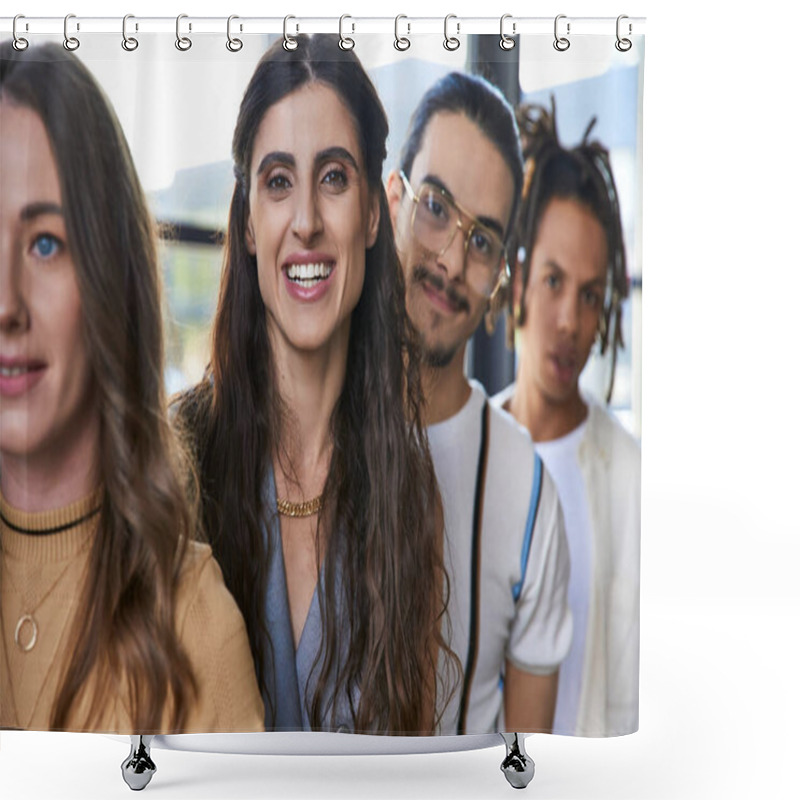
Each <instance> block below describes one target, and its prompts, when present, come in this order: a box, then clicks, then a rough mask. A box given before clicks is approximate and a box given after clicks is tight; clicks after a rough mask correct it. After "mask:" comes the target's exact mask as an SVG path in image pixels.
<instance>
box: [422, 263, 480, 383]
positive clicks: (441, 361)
mask: <svg viewBox="0 0 800 800" xmlns="http://www.w3.org/2000/svg"><path fill="white" fill-rule="evenodd" d="M411 281H412V283H420V284H424V283H427V284H429V285H430V286H433V287H434V288H435V289H436V290H437V291H439V292H443V293H444V294H445V296H446V297H447V300H448V302H449V303H451V304H452V305H453V306H454V307H455V308H456V309H458V310H459V311H463V312H465V313H467V314H468V313H469V310H470V306H469V302H468V301H467V299H466V298H465V297H464V296H463V295H462V294H460V293H459V292H458V291H457V290H456V289H455V288H454V287H453V285H452V284H450V283H446V282H445V280H444V278H442V276H441V275H438V274H436V273H433V272H431V271H430V270H428V269H426V268H425V267H424V266H423V265H422V264H418V265H417V266H416V267H414V271H413V272H412V274H411ZM417 333H418V335H419V342H420V347H421V350H422V363H423V364H424V365H425V366H426V367H431V368H433V369H443V368H444V367H447V366H449V364H450V362H451V361H452V360H453V358H454V357H455V355H456V353H457V352H458V349H459V347H460V344H459V343H457V344H455V345H451V346H449V347H448V346H444V345H430V344H428V342H427V341H426V339H425V335H424V333H423V332H422V331H417Z"/></svg>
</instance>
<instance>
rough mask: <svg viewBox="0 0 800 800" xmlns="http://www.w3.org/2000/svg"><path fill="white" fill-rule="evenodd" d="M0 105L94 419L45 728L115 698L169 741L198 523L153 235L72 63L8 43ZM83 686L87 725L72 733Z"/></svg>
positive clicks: (120, 145) (105, 111) (187, 677)
mask: <svg viewBox="0 0 800 800" xmlns="http://www.w3.org/2000/svg"><path fill="white" fill-rule="evenodd" d="M0 99H1V100H3V101H4V102H12V103H16V104H19V105H21V106H24V107H27V108H30V109H31V110H33V111H34V112H35V113H36V114H38V116H39V117H40V119H41V120H42V122H43V123H44V127H45V129H46V131H47V135H48V138H49V141H50V146H51V148H52V151H53V155H54V158H55V162H56V168H57V170H58V176H59V183H60V186H61V196H62V203H63V208H64V220H65V225H66V230H67V238H68V240H69V247H70V250H71V252H72V255H73V261H74V264H75V272H76V276H77V282H78V287H79V291H80V296H81V303H82V312H83V326H84V340H85V343H86V348H87V351H88V354H89V360H90V363H91V367H92V373H93V380H94V381H95V384H96V393H97V397H98V406H99V413H100V452H99V454H98V468H99V476H100V478H101V480H102V482H103V486H104V492H103V500H102V506H101V512H100V522H99V533H98V535H97V536H96V537H95V539H94V542H93V545H92V549H91V552H90V555H89V572H88V576H87V578H86V580H85V583H84V587H83V593H82V597H81V599H80V605H79V607H78V609H79V610H78V613H77V614H76V620H75V624H74V627H73V630H72V631H71V634H70V635H71V639H70V642H71V644H70V648H69V650H68V652H69V653H70V654H71V659H70V662H69V665H68V666H67V669H66V671H65V673H64V675H63V678H62V681H61V684H60V687H59V691H58V695H57V699H56V702H55V705H54V708H53V713H52V716H51V728H53V729H64V728H69V727H70V726H71V725H72V726H73V727H74V726H75V725H76V724H78V725H81V726H82V727H86V728H91V727H93V721H95V723H96V721H97V719H98V718H99V716H100V714H101V713H102V711H103V708H104V705H107V704H108V702H109V699H110V698H113V697H114V695H115V693H117V692H118V691H119V687H124V688H125V690H126V691H127V695H128V696H127V698H126V699H127V709H128V711H129V713H130V717H131V723H132V725H133V729H134V730H135V731H136V732H137V733H146V732H148V731H162V730H165V723H164V722H163V720H164V719H166V720H167V723H166V729H168V730H180V728H181V727H182V724H183V722H184V721H185V719H186V714H187V709H188V705H189V703H190V701H191V699H192V697H193V694H194V692H195V681H194V677H193V674H192V669H191V666H190V664H189V660H188V658H187V656H186V654H185V652H184V650H183V648H182V647H181V645H180V643H179V641H178V636H177V634H176V630H175V620H174V612H175V595H176V586H177V578H178V574H179V571H180V569H181V564H182V560H183V555H184V552H185V548H186V539H187V536H186V534H191V533H193V531H194V522H195V514H194V513H193V511H192V507H191V505H190V503H189V501H188V498H187V494H188V492H187V490H186V487H185V486H184V483H183V479H182V478H181V477H180V476H181V475H183V474H185V465H184V464H183V463H182V460H181V457H180V453H179V451H178V449H177V446H176V443H175V441H174V437H173V436H172V435H171V433H170V430H169V425H168V422H167V418H166V399H165V393H164V385H163V378H162V372H163V341H162V323H161V305H160V301H161V290H160V282H159V276H158V266H157V257H156V246H155V236H154V229H153V224H152V222H151V220H150V216H149V214H148V210H147V206H146V203H145V198H144V193H143V191H142V188H141V185H140V184H139V180H138V178H137V176H136V172H135V169H134V165H133V160H132V159H131V155H130V152H129V150H128V146H127V143H126V141H125V138H124V135H123V133H122V130H121V128H120V126H119V123H118V121H117V119H116V116H115V115H114V112H113V110H112V109H111V106H110V104H109V103H108V101H107V100H106V98H105V96H104V95H103V93H102V91H101V90H100V88H99V86H98V85H97V83H96V82H95V80H94V78H93V77H92V75H91V73H90V72H89V71H88V70H87V69H86V67H84V66H83V64H82V63H81V62H80V61H79V60H78V59H77V58H76V57H75V56H73V55H72V54H70V53H66V52H64V50H63V49H62V48H61V47H60V46H58V45H56V44H45V45H40V46H36V47H30V48H28V49H27V50H25V51H24V52H16V51H15V50H13V49H12V47H11V42H5V43H4V44H3V45H2V46H0ZM90 678H91V681H90ZM88 686H92V687H93V688H92V691H93V694H92V696H91V698H90V703H89V708H90V711H89V718H88V719H86V720H80V721H77V720H74V714H75V711H76V709H77V707H78V702H79V700H80V699H81V697H82V696H83V695H84V694H85V693H86V691H87V687H88ZM165 709H166V710H167V712H168V713H167V716H166V717H164V713H165Z"/></svg>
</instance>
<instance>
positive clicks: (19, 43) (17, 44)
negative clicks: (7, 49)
mask: <svg viewBox="0 0 800 800" xmlns="http://www.w3.org/2000/svg"><path fill="white" fill-rule="evenodd" d="M20 19H25V15H24V14H17V16H16V17H14V23H13V25H12V27H11V32H12V35H13V36H14V40H13V41H12V43H11V46H12V47H13V48H14V49H15V50H19V51H22V50H27V49H28V44H30V43H29V42H28V40H27V39H26V38H25V37H23V36H19V35H18V34H17V20H20ZM25 30H26V31H27V30H28V23H27V22H26V23H25Z"/></svg>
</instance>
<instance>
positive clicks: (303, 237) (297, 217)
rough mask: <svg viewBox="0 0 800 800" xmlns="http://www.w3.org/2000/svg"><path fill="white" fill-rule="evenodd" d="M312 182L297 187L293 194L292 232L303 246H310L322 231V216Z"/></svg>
mask: <svg viewBox="0 0 800 800" xmlns="http://www.w3.org/2000/svg"><path fill="white" fill-rule="evenodd" d="M312 183H313V182H309V185H307V186H300V187H298V191H297V192H296V193H295V207H294V217H293V219H292V231H293V232H294V235H295V236H296V237H297V238H298V239H299V240H300V241H301V242H303V243H304V244H310V243H311V242H312V241H313V240H314V238H315V237H316V236H317V235H318V234H319V233H320V232H321V231H322V216H321V214H320V210H319V203H318V198H317V195H316V192H315V191H314V186H313V185H312Z"/></svg>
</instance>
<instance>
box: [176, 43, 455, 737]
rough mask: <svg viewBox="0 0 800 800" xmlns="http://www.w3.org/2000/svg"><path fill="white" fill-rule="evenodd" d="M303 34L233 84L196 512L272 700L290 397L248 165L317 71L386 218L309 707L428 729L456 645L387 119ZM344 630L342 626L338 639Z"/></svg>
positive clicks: (330, 542)
mask: <svg viewBox="0 0 800 800" xmlns="http://www.w3.org/2000/svg"><path fill="white" fill-rule="evenodd" d="M297 42H298V46H297V48H296V49H295V50H294V51H290V52H287V51H286V50H285V49H284V48H283V47H281V43H280V42H278V43H276V44H275V45H274V46H273V47H272V48H271V49H270V50H269V51H268V52H267V53H266V54H265V55H264V57H263V58H262V59H261V61H260V63H259V65H258V67H257V68H256V71H255V73H254V75H253V77H252V79H251V81H250V84H249V86H248V87H247V90H246V92H245V95H244V99H243V100H242V104H241V107H240V110H239V117H238V120H237V123H236V130H235V133H234V140H233V158H234V172H235V176H236V185H235V188H234V191H233V197H232V200H231V207H230V215H229V222H228V237H227V242H226V247H225V255H224V264H223V271H222V283H221V288H220V297H219V305H218V309H217V315H216V319H215V322H214V332H213V344H212V355H211V363H210V366H209V369H208V371H207V374H206V377H205V379H204V380H203V381H202V382H201V383H200V384H199V385H198V386H196V387H195V388H194V389H192V390H190V391H189V392H187V393H186V394H185V395H184V396H183V397H182V398H180V401H179V417H180V421H181V424H182V425H183V427H184V428H185V429H186V431H187V432H188V435H189V436H190V437H191V438H192V440H193V443H194V447H195V449H196V454H197V459H198V468H199V474H200V480H201V484H202V498H203V520H204V524H205V528H206V530H207V532H208V535H209V538H210V540H211V542H212V545H213V548H214V550H215V553H216V555H217V558H218V560H219V562H220V564H221V566H222V571H223V573H224V575H225V579H226V582H227V584H228V588H229V589H230V590H231V592H232V593H233V595H234V597H235V598H236V599H237V601H238V602H239V606H240V608H241V610H242V612H243V615H244V618H245V621H246V623H247V629H248V633H249V636H250V644H251V647H252V650H253V654H254V656H255V661H256V671H257V674H258V678H259V683H260V685H261V689H262V693H263V694H264V695H265V700H266V702H267V706H268V707H269V706H270V705H271V702H270V697H269V693H270V687H269V686H268V685H267V684H268V680H267V676H266V668H265V663H266V662H267V659H269V658H271V647H270V639H269V634H268V631H267V629H266V623H265V607H264V606H265V595H266V582H267V570H268V564H269V559H270V558H271V557H274V554H273V553H270V548H269V544H268V542H269V537H268V536H265V535H264V534H265V532H264V526H269V525H272V524H275V523H274V521H272V520H270V519H267V518H266V517H267V515H266V514H265V507H264V501H263V498H262V487H263V484H264V481H265V478H266V475H267V473H268V469H269V465H270V463H271V459H272V458H273V457H274V456H276V455H278V454H279V449H278V448H279V447H280V440H281V430H282V426H283V425H285V424H286V410H285V408H284V406H283V403H282V400H281V397H280V396H279V393H278V389H277V382H276V380H275V378H274V360H273V354H272V352H271V348H270V343H269V337H268V334H267V326H266V312H265V307H264V303H263V300H262V298H261V293H260V291H259V285H258V277H257V271H256V270H257V267H256V261H255V258H254V257H253V256H251V255H250V254H249V253H248V252H247V249H246V247H245V225H246V220H247V214H248V192H249V172H250V162H251V159H252V152H253V142H254V139H255V135H256V131H257V129H258V126H259V124H260V122H261V120H262V119H263V117H264V115H265V114H266V113H267V110H268V109H269V108H270V107H271V106H272V105H273V104H275V103H276V102H278V101H279V100H281V99H282V98H283V97H286V96H287V95H289V94H291V93H292V92H294V91H296V90H297V89H299V88H300V87H302V86H305V85H307V84H309V83H311V82H315V81H317V82H321V83H324V84H325V85H326V86H329V87H331V88H332V89H333V90H334V91H335V92H336V93H337V95H338V96H339V98H340V99H341V100H342V102H343V103H344V105H345V106H346V107H347V108H348V110H349V111H350V113H351V115H352V119H353V121H354V124H355V126H356V129H357V132H358V135H359V139H360V146H361V150H362V153H363V155H364V161H365V164H366V172H367V182H368V185H369V188H370V190H371V191H372V192H378V193H379V194H380V226H379V230H378V236H377V241H376V243H375V245H374V246H373V247H372V248H370V249H369V250H368V251H367V254H366V269H365V280H364V288H363V291H362V295H361V298H360V300H359V302H358V304H357V306H356V308H355V310H354V311H353V314H352V319H351V327H350V339H349V344H348V354H347V367H346V374H345V380H344V388H343V391H342V394H341V396H340V397H339V400H338V401H337V403H336V406H335V408H334V411H333V414H332V417H331V421H330V435H331V438H332V441H333V452H332V456H331V465H330V470H329V473H328V476H327V479H326V483H325V487H324V490H323V491H324V494H323V498H324V506H323V507H324V508H325V509H326V512H325V514H324V518H321V522H320V525H322V526H324V527H325V537H326V539H325V555H324V564H323V570H324V572H325V574H326V575H328V576H333V575H337V574H339V575H340V576H341V585H342V586H343V587H344V597H343V598H338V597H336V596H335V585H336V583H337V581H335V580H326V581H323V582H321V584H320V586H321V587H322V588H323V589H324V592H322V593H321V594H322V596H321V597H320V606H321V612H322V624H323V637H322V642H321V643H320V649H319V653H318V658H317V664H318V665H319V667H320V672H319V680H318V682H317V686H316V689H315V691H314V695H313V698H312V701H311V706H310V718H311V724H312V727H315V728H322V727H324V726H325V724H326V715H327V714H329V713H330V711H331V709H336V708H339V706H340V702H341V703H343V704H344V705H345V707H349V709H350V712H351V713H352V715H353V718H354V721H355V727H356V729H357V730H359V731H372V732H381V733H386V732H390V733H417V732H420V731H422V730H426V731H430V729H431V727H432V721H433V717H434V705H435V700H436V687H435V686H434V685H432V684H433V683H434V676H435V675H436V659H437V656H438V655H439V654H440V653H444V655H445V661H447V660H448V657H451V656H450V653H451V651H450V650H449V648H448V647H447V645H446V643H445V642H444V640H443V637H442V635H441V632H440V627H441V622H442V616H443V614H444V608H445V601H444V597H443V595H444V594H445V592H446V589H443V587H445V586H446V578H445V576H444V569H443V562H442V555H441V539H440V535H441V528H440V526H437V522H436V519H437V513H436V510H437V508H438V504H439V502H440V501H439V497H438V489H437V486H436V479H435V474H434V470H433V463H432V461H431V457H430V453H429V450H428V445H427V438H426V434H425V430H424V427H423V425H422V421H421V414H420V406H421V402H422V392H421V385H420V376H419V353H418V349H417V346H416V344H415V342H414V340H413V339H412V336H413V334H412V329H411V327H410V324H409V321H408V318H407V317H406V311H405V303H404V289H403V279H402V274H401V270H400V265H399V262H398V258H397V253H396V250H395V246H394V238H393V234H392V228H391V220H390V217H389V209H388V203H387V200H386V193H385V190H384V188H383V184H382V180H381V168H382V164H383V160H384V158H385V156H386V146H385V142H386V137H387V134H388V123H387V120H386V116H385V113H384V111H383V108H382V106H381V103H380V100H379V99H378V96H377V94H376V92H375V88H374V87H373V85H372V83H371V81H370V80H369V77H368V76H367V74H366V72H365V71H364V68H363V67H362V66H361V63H360V62H359V61H358V59H357V57H356V56H355V55H354V54H353V53H351V52H343V51H342V50H341V49H340V48H339V47H338V46H337V42H338V39H337V38H336V37H331V36H314V37H312V38H309V37H306V36H300V37H298V39H297ZM320 525H318V529H317V542H318V545H317V546H318V552H319V540H320ZM337 623H341V624H340V625H338V626H337ZM345 631H347V632H349V640H348V641H347V642H346V646H345V647H342V646H341V645H342V643H341V641H340V639H341V637H342V636H344V635H345ZM340 652H343V653H344V655H343V656H342V658H343V660H344V663H342V664H340V663H338V661H339V653H340ZM359 693H360V698H359V699H358V700H356V697H357V696H358V695H359ZM426 719H427V720H428V721H426ZM268 727H269V725H268Z"/></svg>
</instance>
